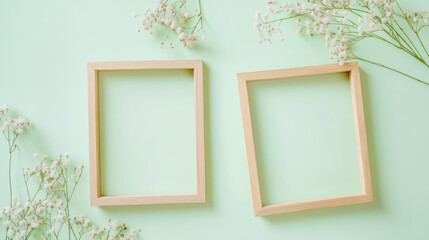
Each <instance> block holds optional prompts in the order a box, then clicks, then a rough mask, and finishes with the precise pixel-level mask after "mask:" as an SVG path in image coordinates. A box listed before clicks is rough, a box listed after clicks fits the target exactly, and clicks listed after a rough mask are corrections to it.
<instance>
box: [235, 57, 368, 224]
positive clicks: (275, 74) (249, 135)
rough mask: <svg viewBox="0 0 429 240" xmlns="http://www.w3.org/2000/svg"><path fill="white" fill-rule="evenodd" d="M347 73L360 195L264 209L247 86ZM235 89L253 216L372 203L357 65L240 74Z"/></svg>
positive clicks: (351, 63)
mask: <svg viewBox="0 0 429 240" xmlns="http://www.w3.org/2000/svg"><path fill="white" fill-rule="evenodd" d="M344 72H346V73H349V79H350V89H351V98H352V108H353V119H354V128H355V135H356V145H357V152H358V161H359V174H360V184H361V189H362V191H361V193H359V194H354V195H346V196H340V197H333V198H325V199H315V200H310V201H299V202H290V203H280V204H272V205H263V203H262V197H261V190H260V186H259V176H258V166H257V161H256V153H255V144H254V137H253V130H252V120H251V113H250V106H249V95H248V89H247V82H250V81H263V80H274V79H284V78H294V77H305V76H312V75H323V74H332V73H344ZM237 78H238V88H239V94H240V102H241V113H242V117H243V127H244V137H245V142H246V151H247V159H248V165H249V175H250V184H251V190H252V198H253V209H254V213H255V216H266V215H273V214H279V213H288V212H296V211H302V210H309V209H317V208H325V207H333V206H341V205H350V204H357V203H365V202H371V201H372V200H373V193H372V184H371V175H370V166H369V158H368V146H367V136H366V128H365V118H364V110H363V102H362V90H361V82H360V74H359V65H358V63H357V62H348V63H345V64H344V65H343V66H340V65H338V64H329V65H322V66H314V67H302V68H293V69H282V70H272V71H261V72H249V73H239V74H237Z"/></svg>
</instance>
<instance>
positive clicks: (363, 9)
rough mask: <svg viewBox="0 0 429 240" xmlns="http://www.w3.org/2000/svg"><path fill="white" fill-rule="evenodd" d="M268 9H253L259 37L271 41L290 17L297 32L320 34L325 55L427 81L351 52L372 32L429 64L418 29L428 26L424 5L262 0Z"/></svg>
mask: <svg viewBox="0 0 429 240" xmlns="http://www.w3.org/2000/svg"><path fill="white" fill-rule="evenodd" d="M266 6H267V13H265V14H262V13H261V12H259V11H258V12H257V13H256V16H255V23H254V26H255V28H256V31H257V33H258V35H259V37H260V42H261V43H268V44H271V43H272V37H273V36H275V35H280V41H284V36H283V32H282V28H281V27H282V25H281V24H282V23H283V22H285V21H287V20H292V19H294V20H295V21H296V26H297V32H296V33H297V34H302V33H305V34H306V35H309V36H314V35H322V36H324V37H325V42H326V43H325V46H326V47H327V48H329V49H330V53H329V58H330V59H335V60H336V61H337V62H338V63H339V64H340V65H342V64H344V62H345V61H347V60H361V61H365V62H368V63H371V64H375V65H377V66H380V67H384V68H387V69H389V70H392V71H395V72H397V73H400V74H403V75H405V76H407V77H409V78H412V79H414V80H417V81H419V82H422V83H424V84H427V85H429V79H425V81H423V80H422V79H418V78H416V77H413V76H411V75H409V74H406V73H403V72H401V71H399V70H396V69H394V68H391V67H388V66H386V65H384V64H382V63H377V62H374V61H372V60H369V59H366V58H363V57H361V56H359V55H357V54H356V52H355V51H353V50H354V46H355V44H357V43H358V42H360V41H362V40H364V39H368V38H373V39H377V40H379V41H382V42H383V43H386V44H388V45H390V46H392V47H395V48H396V49H399V50H401V51H403V52H405V53H407V54H408V55H410V56H412V57H413V58H414V59H416V60H417V61H418V62H420V63H421V64H423V65H424V66H426V67H428V68H429V52H428V48H427V47H426V45H425V43H424V42H423V40H422V39H421V35H420V32H421V31H422V29H424V28H426V27H428V26H429V15H428V11H427V10H416V11H414V12H413V13H409V12H406V11H403V9H402V8H401V6H400V5H399V3H398V2H397V1H395V0H300V1H298V2H292V1H285V2H279V1H278V0H266Z"/></svg>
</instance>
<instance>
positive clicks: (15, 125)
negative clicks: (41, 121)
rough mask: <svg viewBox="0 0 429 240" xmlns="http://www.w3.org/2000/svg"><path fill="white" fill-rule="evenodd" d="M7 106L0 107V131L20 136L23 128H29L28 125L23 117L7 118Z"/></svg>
mask: <svg viewBox="0 0 429 240" xmlns="http://www.w3.org/2000/svg"><path fill="white" fill-rule="evenodd" d="M8 111H9V105H7V104H5V105H3V106H2V107H0V126H1V128H0V130H1V131H2V132H7V133H8V135H9V133H12V134H14V135H20V134H22V133H24V128H25V127H26V126H30V123H29V122H27V120H25V118H24V117H19V118H16V119H13V118H11V117H9V116H8Z"/></svg>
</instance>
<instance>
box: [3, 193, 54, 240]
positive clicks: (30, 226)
mask: <svg viewBox="0 0 429 240" xmlns="http://www.w3.org/2000/svg"><path fill="white" fill-rule="evenodd" d="M45 209H46V206H44V205H42V203H41V202H40V201H37V202H31V201H27V202H26V203H25V204H24V205H23V204H21V203H20V202H18V201H17V200H16V199H13V201H12V206H8V207H5V208H3V209H2V210H1V211H0V221H2V220H3V226H4V227H5V228H6V235H7V239H27V236H28V235H29V234H30V233H31V232H32V231H33V230H34V229H36V228H38V227H39V226H40V225H41V224H42V223H43V221H44V220H43V218H44V215H43V213H44V211H45ZM28 212H32V214H28Z"/></svg>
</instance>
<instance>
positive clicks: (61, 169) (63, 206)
mask: <svg viewBox="0 0 429 240" xmlns="http://www.w3.org/2000/svg"><path fill="white" fill-rule="evenodd" d="M33 157H35V158H36V159H38V160H39V162H38V164H37V165H36V166H35V167H34V168H32V169H30V168H26V169H23V176H24V183H25V187H26V190H27V194H28V200H27V201H26V202H25V204H21V203H20V202H18V201H17V200H16V199H14V200H13V202H12V205H11V206H8V207H5V208H4V209H3V210H1V212H0V222H2V225H3V226H4V227H5V228H6V233H7V238H6V239H28V238H29V237H30V235H31V234H32V233H33V232H34V230H37V231H38V232H41V233H42V234H43V236H44V238H45V239H58V238H59V236H60V234H61V232H62V230H63V231H64V230H65V229H66V228H70V229H71V230H73V232H74V234H76V236H75V238H76V239H117V240H120V239H124V240H125V239H130V240H131V239H135V238H136V236H137V232H138V231H135V230H130V231H128V230H127V228H126V226H125V224H118V223H117V222H113V223H112V222H111V221H109V226H108V227H102V228H96V227H95V226H94V225H92V224H91V223H90V220H89V218H87V217H86V216H85V215H83V214H82V215H80V217H77V216H74V215H70V208H69V207H70V203H71V199H72V197H73V194H74V192H75V189H76V186H77V185H78V183H79V181H80V179H81V177H82V174H83V168H84V167H83V166H78V167H74V168H73V170H72V171H70V169H71V168H70V154H69V153H65V154H64V155H60V156H59V157H58V158H57V159H55V160H49V159H48V156H47V155H43V156H42V157H40V155H39V154H38V153H34V154H33ZM29 183H31V184H34V183H35V184H36V186H37V190H36V191H35V192H34V193H32V194H31V195H30V188H29ZM36 199H37V200H36Z"/></svg>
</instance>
